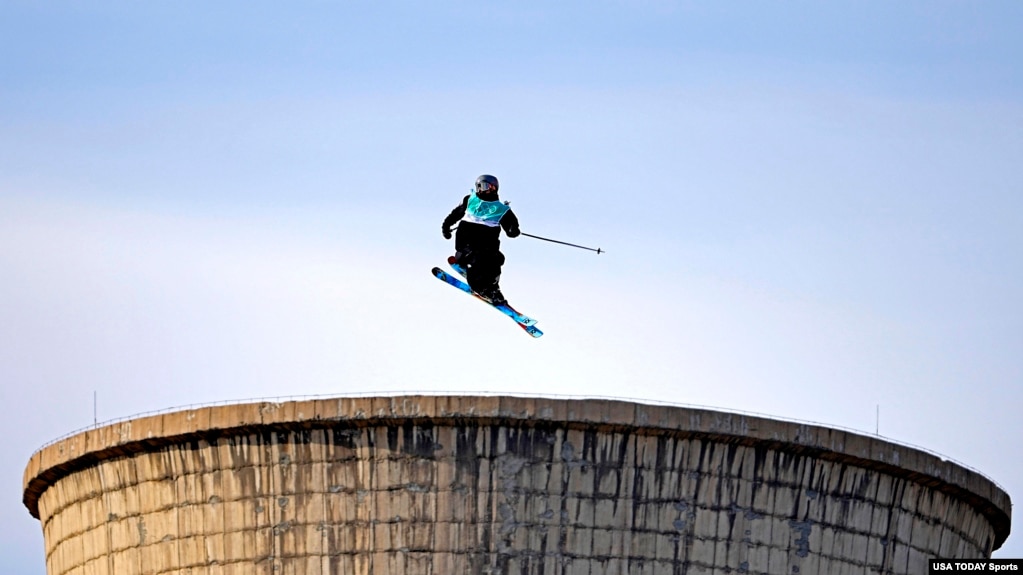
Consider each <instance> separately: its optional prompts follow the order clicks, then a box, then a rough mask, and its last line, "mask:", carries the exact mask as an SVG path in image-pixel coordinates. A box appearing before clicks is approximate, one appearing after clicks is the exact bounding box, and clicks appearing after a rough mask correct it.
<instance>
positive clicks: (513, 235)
mask: <svg viewBox="0 0 1023 575" xmlns="http://www.w3.org/2000/svg"><path fill="white" fill-rule="evenodd" d="M504 233H505V235H507V236H508V237H509V238H517V237H519V234H521V233H522V232H521V231H519V228H512V229H510V230H508V231H506V232H504Z"/></svg>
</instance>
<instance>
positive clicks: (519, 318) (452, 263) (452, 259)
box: [448, 256, 536, 325]
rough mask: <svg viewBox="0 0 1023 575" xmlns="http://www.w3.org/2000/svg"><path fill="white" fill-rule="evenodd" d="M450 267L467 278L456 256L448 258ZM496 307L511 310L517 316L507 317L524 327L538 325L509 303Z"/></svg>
mask: <svg viewBox="0 0 1023 575" xmlns="http://www.w3.org/2000/svg"><path fill="white" fill-rule="evenodd" d="M448 265H449V266H451V269H453V270H455V271H456V272H458V275H460V276H462V277H463V278H464V277H466V272H465V268H463V267H462V266H461V264H459V263H458V262H457V261H455V256H448ZM470 291H471V290H470ZM473 295H476V294H473ZM476 297H479V296H476ZM480 299H482V298H480ZM484 301H486V300H484ZM487 303H490V302H487ZM494 307H496V308H498V309H501V307H506V308H508V309H509V310H511V312H512V313H514V314H516V315H511V314H509V313H507V312H504V313H505V315H507V316H510V317H511V318H512V319H514V320H515V321H517V322H519V323H521V324H522V325H536V320H535V319H533V318H531V317H528V316H525V315H522V314H521V313H519V311H518V310H517V309H515V308H513V307H512V306H510V305H508V304H507V303H506V304H504V305H503V306H494Z"/></svg>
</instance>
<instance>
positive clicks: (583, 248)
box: [522, 232, 607, 254]
mask: <svg viewBox="0 0 1023 575" xmlns="http://www.w3.org/2000/svg"><path fill="white" fill-rule="evenodd" d="M522 235H524V236H527V237H530V238H535V239H538V240H543V241H545V242H553V243H556V244H561V245H565V246H572V247H573V248H579V249H581V250H590V251H591V252H597V253H598V254H603V253H607V252H605V251H604V250H602V249H600V248H588V247H586V246H577V245H575V244H570V243H568V242H562V241H559V240H552V239H550V238H542V237H540V236H534V235H533V234H527V233H526V232H522Z"/></svg>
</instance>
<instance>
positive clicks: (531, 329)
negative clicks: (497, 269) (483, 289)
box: [433, 268, 543, 337]
mask: <svg viewBox="0 0 1023 575" xmlns="http://www.w3.org/2000/svg"><path fill="white" fill-rule="evenodd" d="M433 275H434V277H436V278H437V279H439V280H441V281H443V282H445V283H447V284H450V285H452V286H454V287H456V288H458V289H460V290H462V291H464V292H465V293H467V294H469V295H471V296H473V297H475V298H476V299H478V300H480V301H482V302H483V303H486V304H487V305H489V306H491V307H493V308H494V309H496V310H497V311H499V312H501V313H503V314H504V315H506V316H508V317H510V318H512V319H513V320H515V323H516V324H518V326H519V327H521V328H522V329H523V330H524V331H525V332H526V333H528V334H529V335H531V336H533V337H540V336H541V335H543V332H542V331H540V330H539V329H537V327H536V326H535V325H534V324H535V323H536V320H535V319H533V318H530V317H527V316H524V315H522V314H521V313H519V312H517V311H515V310H514V309H512V308H510V307H508V306H506V305H494V304H492V303H490V302H488V301H487V300H485V299H483V298H481V297H479V296H478V295H476V294H474V293H473V291H472V289H470V288H469V284H467V283H465V282H463V281H462V280H460V279H458V278H456V277H454V276H452V275H451V274H449V273H447V272H445V271H444V270H442V269H440V268H433Z"/></svg>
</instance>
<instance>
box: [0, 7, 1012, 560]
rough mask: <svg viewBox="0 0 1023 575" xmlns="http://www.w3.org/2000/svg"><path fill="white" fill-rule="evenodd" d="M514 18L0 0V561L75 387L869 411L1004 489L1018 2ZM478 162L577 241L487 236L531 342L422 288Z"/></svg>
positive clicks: (459, 12)
mask: <svg viewBox="0 0 1023 575" xmlns="http://www.w3.org/2000/svg"><path fill="white" fill-rule="evenodd" d="M550 4H551V3H547V2H516V3H498V2H444V1H441V2H432V3H414V2H346V3H333V2H299V3H289V4H287V5H284V4H279V3H268V2H216V3H210V2H147V3H145V4H144V6H143V5H139V4H137V3H128V2H90V3H80V2H46V3H39V2H27V1H25V2H21V1H15V2H11V1H0V270H2V276H0V277H2V278H3V279H2V281H0V381H2V383H3V385H2V387H0V389H2V390H3V391H2V396H0V398H2V399H3V400H4V404H5V405H7V406H8V417H6V418H4V421H3V423H2V424H0V425H2V427H0V429H2V430H3V432H4V434H5V437H7V438H8V441H6V442H5V443H4V447H3V448H2V450H3V451H2V454H3V460H4V461H6V462H7V463H8V465H7V466H6V467H5V468H4V469H3V471H2V473H0V493H6V494H7V496H6V497H3V498H0V541H2V542H3V543H2V544H0V545H2V547H0V552H2V554H3V556H4V558H5V568H4V570H5V572H8V573H13V574H15V575H42V574H43V573H44V565H43V550H42V538H41V534H40V529H39V525H38V522H36V521H35V520H33V519H31V518H30V517H29V516H28V514H27V512H26V511H25V510H24V508H23V507H22V506H21V504H20V489H21V476H22V472H23V470H24V465H25V463H27V460H28V458H29V456H30V455H31V453H32V452H33V451H34V449H35V448H36V447H38V446H39V445H40V444H42V443H44V442H46V441H48V440H50V439H52V438H54V437H56V436H59V435H62V434H64V433H66V432H68V431H71V430H74V429H77V428H80V427H83V426H86V425H89V424H90V423H92V417H93V405H92V398H93V392H97V393H98V396H99V417H100V419H101V420H102V419H110V418H115V417H122V416H128V415H131V414H134V413H139V412H143V411H148V410H154V409H162V408H166V407H173V406H179V405H185V404H191V403H199V402H210V401H221V400H232V399H243V398H250V397H266V396H285V395H299V394H329V393H338V392H354V391H365V392H375V391H395V390H419V391H430V390H434V391H442V390H486V391H515V392H520V393H531V392H535V393H565V394H598V395H614V396H625V397H632V398H637V399H652V400H664V401H675V402H682V403H691V404H701V405H709V406H716V407H720V408H724V409H736V410H746V411H753V412H760V413H766V414H771V415H777V416H782V417H788V418H795V419H801V420H810V421H817V422H821V423H824V424H831V425H838V426H845V427H851V428H855V429H860V430H863V431H865V432H873V431H874V430H875V427H876V426H877V425H878V421H877V419H876V413H877V408H878V406H880V414H881V416H880V431H881V434H882V435H884V436H886V437H889V438H892V439H895V440H899V441H903V442H908V443H912V444H916V445H920V446H923V447H926V448H928V449H931V450H934V451H937V452H940V453H944V454H946V455H948V456H950V457H953V458H954V459H956V460H959V461H961V462H964V463H966V464H968V465H970V466H972V467H975V468H977V469H980V470H981V471H983V472H984V473H985V474H987V475H988V476H990V477H991V478H993V479H994V480H995V481H997V482H998V483H1000V484H1001V485H1002V486H1004V487H1005V488H1006V489H1007V490H1008V491H1009V493H1010V495H1011V496H1013V497H1014V498H1016V499H1018V498H1019V497H1021V495H1020V493H1023V464H1021V463H1020V461H1021V457H1020V455H1021V453H1020V451H1021V450H1020V447H1019V440H1020V438H1021V437H1023V423H1021V420H1023V418H1021V417H1020V412H1021V408H1023V398H1021V395H1020V383H1021V381H1023V304H1021V303H1020V300H1021V297H1020V296H1021V295H1023V253H1021V252H1023V248H1021V246H1023V231H1021V230H1023V186H1021V184H1020V182H1021V175H1023V174H1021V172H1023V169H1021V166H1023V161H1021V160H1023V67H1021V65H1020V64H1021V56H1020V55H1021V54H1023V45H1021V44H1023V41H1021V40H1020V36H1019V33H1018V31H1019V30H1020V29H1023V4H1020V3H1018V2H984V3H979V2H978V3H965V2H944V1H931V2H900V3H890V2H827V3H825V2H786V3H780V2H713V3H710V2H707V3H695V2H673V1H670V0H660V1H655V0H651V1H636V2H627V1H624V0H623V1H598V2H592V1H591V2H560V3H556V6H552V5H550ZM483 172H488V173H493V174H495V175H497V176H498V177H499V178H500V179H501V182H502V192H503V197H504V198H505V199H508V200H510V201H511V202H512V205H513V207H514V208H515V210H516V212H517V213H518V215H519V217H520V219H521V221H522V225H523V229H524V230H525V231H527V232H530V233H534V234H539V235H545V236H551V237H555V238H559V239H563V240H566V241H570V242H574V243H580V244H584V245H592V246H599V247H602V248H603V249H605V250H607V252H608V253H607V254H606V255H599V256H598V255H595V254H592V253H590V252H584V251H580V250H573V249H571V248H565V247H561V246H555V245H553V244H547V243H543V242H538V241H535V240H530V239H528V238H520V239H516V240H507V241H506V242H505V243H504V247H505V251H506V253H507V255H508V260H509V261H508V265H507V266H506V270H505V276H504V280H503V286H504V291H505V293H506V295H507V296H508V298H509V300H510V301H511V302H512V303H513V304H515V305H516V307H518V308H520V309H522V310H523V311H524V312H525V313H527V314H529V315H533V316H534V317H537V318H539V319H540V324H539V327H541V328H542V329H544V330H545V331H546V332H547V335H545V336H544V337H543V338H541V339H540V340H535V341H534V340H532V339H530V338H528V337H526V336H525V335H523V334H522V333H521V331H520V330H518V329H516V328H515V326H514V325H512V324H511V322H509V321H508V320H507V319H505V318H503V317H501V316H500V315H498V314H496V313H494V312H492V311H490V310H488V309H486V308H485V307H484V306H481V305H479V304H478V303H475V302H473V301H472V300H470V299H469V298H466V297H464V296H460V295H458V293H457V292H455V291H454V290H451V289H450V288H447V287H445V286H443V285H442V284H440V282H437V281H436V280H435V279H433V278H431V277H430V275H429V268H431V267H432V266H434V265H438V264H442V263H443V261H444V259H445V257H446V256H447V255H448V253H449V251H450V243H448V242H445V241H444V240H443V239H442V238H441V237H440V232H439V227H440V222H441V220H442V219H443V217H444V216H445V215H446V214H447V212H448V211H449V210H450V209H451V208H452V207H453V206H454V205H455V204H456V203H457V202H458V201H459V199H460V198H461V197H462V196H463V195H464V194H465V193H467V191H468V190H469V188H470V186H471V185H472V182H473V180H474V179H475V177H476V176H477V175H479V174H480V173H483ZM481 342H486V343H485V344H483V343H481ZM483 358H487V359H486V360H484V359H483ZM495 363H496V364H497V365H501V366H502V368H501V369H495V368H494V367H492V366H493V365H494V364H495ZM1016 519H1019V518H1018V517H1017V518H1016ZM1020 541H1023V538H1021V537H1020V536H1019V535H1018V534H1017V535H1013V536H1011V537H1010V539H1009V541H1008V542H1007V543H1006V545H1005V546H1004V547H1003V549H1002V551H1000V552H998V553H997V556H1003V557H1020V556H1023V543H1021V542H1020Z"/></svg>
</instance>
